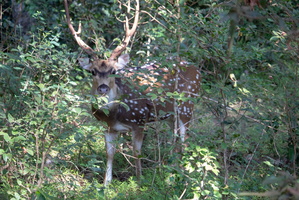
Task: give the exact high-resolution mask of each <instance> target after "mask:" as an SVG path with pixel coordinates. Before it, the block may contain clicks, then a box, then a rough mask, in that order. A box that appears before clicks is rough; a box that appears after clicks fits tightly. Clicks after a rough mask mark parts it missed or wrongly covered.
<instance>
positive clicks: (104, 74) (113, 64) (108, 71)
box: [79, 54, 130, 96]
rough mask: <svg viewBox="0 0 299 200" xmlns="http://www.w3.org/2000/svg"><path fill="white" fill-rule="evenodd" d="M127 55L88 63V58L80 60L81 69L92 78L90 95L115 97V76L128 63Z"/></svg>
mask: <svg viewBox="0 0 299 200" xmlns="http://www.w3.org/2000/svg"><path fill="white" fill-rule="evenodd" d="M129 60H130V57H129V55H128V54H123V55H121V56H119V57H118V59H117V61H116V60H109V59H108V60H100V59H97V60H94V61H91V62H90V59H89V58H80V59H79V63H80V65H81V67H83V68H84V69H86V70H88V71H89V72H91V74H92V76H93V83H92V94H95V95H102V94H108V95H109V96H116V92H117V91H116V90H117V85H116V84H117V81H116V77H115V74H116V72H117V71H118V70H120V69H122V68H123V67H124V66H126V64H127V63H128V62H129Z"/></svg>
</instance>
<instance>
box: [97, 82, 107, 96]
mask: <svg viewBox="0 0 299 200" xmlns="http://www.w3.org/2000/svg"><path fill="white" fill-rule="evenodd" d="M97 90H98V93H99V94H107V93H108V92H109V90H110V88H109V86H108V85H105V84H102V85H100V86H99V87H98V89H97Z"/></svg>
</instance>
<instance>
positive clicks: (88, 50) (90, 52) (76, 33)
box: [64, 0, 98, 60]
mask: <svg viewBox="0 0 299 200" xmlns="http://www.w3.org/2000/svg"><path fill="white" fill-rule="evenodd" d="M64 7H65V15H66V21H67V24H68V26H69V29H70V31H71V33H72V35H73V36H74V38H75V40H76V42H77V43H78V45H79V46H80V47H81V48H82V49H83V50H84V51H85V52H86V53H87V54H88V55H90V56H91V57H92V58H93V59H95V60H96V59H98V57H97V56H96V53H95V51H94V50H93V49H92V48H91V47H90V46H88V45H87V44H86V43H85V42H84V41H83V40H82V39H81V37H80V36H79V34H80V33H81V23H80V24H79V28H78V31H75V29H74V27H73V25H72V22H71V18H70V14H69V6H68V3H67V0H64Z"/></svg>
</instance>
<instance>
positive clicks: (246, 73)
mask: <svg viewBox="0 0 299 200" xmlns="http://www.w3.org/2000/svg"><path fill="white" fill-rule="evenodd" d="M118 3H119V2H116V1H110V0H107V1H100V2H96V1H92V0H86V1H72V2H70V14H71V17H72V21H73V23H74V25H75V28H76V27H77V26H78V24H79V22H81V23H82V33H81V37H82V39H83V40H84V41H86V42H87V43H88V44H89V45H90V46H92V47H93V48H95V49H96V51H97V52H98V54H99V55H100V56H101V57H103V58H106V57H108V56H109V54H110V52H111V50H112V49H113V47H114V46H116V45H117V44H118V43H119V42H120V41H121V39H122V36H123V28H122V23H121V22H120V21H119V20H123V19H124V17H125V16H124V14H123V13H124V12H123V11H124V10H125V9H126V7H125V6H124V5H122V6H119V4H118ZM250 3H251V4H250ZM18 6H19V7H18ZM296 6H297V5H296V4H295V3H294V1H288V0H284V1H263V0H260V1H210V0H205V1H170V0H165V1H141V10H142V11H143V12H142V13H141V24H140V26H139V28H138V31H137V34H136V35H135V36H134V37H133V38H132V40H133V44H132V46H130V47H129V48H128V51H130V54H131V57H132V60H133V61H132V63H133V65H136V66H139V65H141V64H143V63H145V62H146V61H147V59H148V60H149V61H151V60H155V61H156V62H157V63H162V65H163V66H165V67H168V68H170V69H171V67H172V66H171V64H169V63H165V58H166V57H167V58H168V57H177V56H179V57H180V58H182V60H186V61H188V62H190V63H193V64H194V65H196V66H199V67H200V69H201V70H202V79H203V80H202V87H201V88H202V90H201V94H200V98H196V99H191V100H192V101H194V102H196V109H195V117H194V120H193V122H192V124H191V126H190V138H189V140H188V143H189V146H188V147H186V148H185V152H184V153H182V154H181V155H177V154H176V153H173V149H174V146H175V145H174V144H173V137H174V136H173V131H172V130H170V128H169V127H167V126H164V124H162V125H154V126H153V127H154V129H153V127H149V128H148V131H147V137H146V139H145V143H144V147H143V152H142V156H141V158H142V161H143V167H144V170H143V177H142V178H141V182H140V183H138V182H137V181H135V177H134V176H132V175H133V174H134V169H133V167H132V166H131V165H130V163H131V162H133V159H129V158H128V157H126V155H127V154H130V155H131V148H130V145H127V141H128V138H129V137H127V136H126V135H123V136H122V138H120V144H122V145H120V146H122V148H120V149H119V151H120V152H121V153H122V154H118V155H117V156H116V158H115V166H114V167H115V169H114V175H115V176H116V177H118V179H119V180H115V179H114V181H113V183H112V184H111V185H110V186H109V187H108V188H103V185H102V180H103V174H104V171H105V159H106V156H105V150H104V149H105V144H104V140H103V137H102V135H103V133H104V132H105V125H103V124H100V123H99V122H97V121H96V120H95V119H94V118H93V117H92V116H91V115H90V111H89V109H90V102H92V103H96V104H100V106H101V105H105V103H106V102H107V99H106V98H102V97H93V96H89V95H88V91H89V89H90V84H89V83H90V81H91V80H90V77H89V76H88V75H87V74H85V72H83V70H82V69H80V68H79V67H78V66H77V64H76V60H77V58H78V57H80V56H81V52H80V51H78V47H77V45H76V44H75V42H74V41H73V38H72V37H71V35H70V33H69V31H68V29H67V25H66V23H65V19H64V11H63V9H64V8H63V4H62V2H61V1H57V0H51V1H45V0H43V1H35V0H34V1H17V2H15V1H4V3H3V4H2V7H1V8H2V10H1V28H0V29H1V41H0V47H1V52H0V180H1V181H0V199H57V198H60V199H262V198H265V196H266V197H273V198H274V199H279V198H284V199H287V198H290V199H291V198H293V199H296V198H297V196H298V184H297V182H298V181H297V180H296V178H294V177H296V174H297V173H298V166H297V165H298V134H299V131H298V130H299V129H298V119H299V117H298V113H299V111H298V108H299V105H298V98H299V93H298V89H297V88H298V31H296V30H297V26H298V25H297V19H298V15H299V12H298V9H297V7H296ZM17 8H18V9H17ZM131 12H132V13H133V9H132V10H131ZM116 18H117V19H119V20H117V19H116ZM161 77H162V76H161ZM161 77H157V79H159V78H160V79H161ZM232 77H234V78H232ZM142 89H146V88H142ZM159 94H166V96H167V97H171V98H175V99H177V100H180V101H188V100H190V99H189V98H186V97H185V95H184V93H177V92H174V93H170V92H169V91H164V90H161V89H157V93H154V92H153V93H151V94H149V96H148V97H149V98H150V99H152V100H155V99H157V98H159V99H160V100H161V101H166V99H165V98H164V96H163V95H159ZM199 99H200V102H199V101H198V100H199ZM152 129H153V130H152ZM128 160H129V161H130V163H129V162H128ZM279 171H285V173H278V172H279ZM290 174H292V175H290ZM129 176H130V178H128V177H129ZM120 180H121V181H120ZM263 180H265V181H264V184H262V182H263ZM244 191H245V192H246V193H242V194H243V195H244V196H239V195H238V194H239V193H240V192H244ZM247 196H250V197H247Z"/></svg>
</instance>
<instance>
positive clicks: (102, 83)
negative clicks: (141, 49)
mask: <svg viewBox="0 0 299 200" xmlns="http://www.w3.org/2000/svg"><path fill="white" fill-rule="evenodd" d="M64 6H65V12H66V20H67V23H68V26H69V29H70V31H71V33H72V35H73V36H74V38H75V40H76V42H77V43H78V45H79V46H80V47H81V48H82V49H83V50H84V51H85V52H86V53H87V54H88V55H89V56H90V57H91V58H92V60H90V59H89V58H81V59H79V63H80V65H81V66H82V67H83V68H84V69H86V70H88V71H90V72H91V73H92V75H93V84H92V93H93V94H98V95H101V94H108V95H109V96H110V95H116V90H117V86H116V84H117V83H116V78H115V76H113V74H115V73H116V71H117V70H119V69H121V68H123V67H124V66H125V65H126V64H127V63H128V62H129V59H130V58H129V55H128V54H123V55H121V53H122V52H123V51H124V50H125V49H126V47H127V45H128V44H129V42H130V38H131V37H132V36H133V35H134V33H135V32H136V29H137V26H138V20H139V8H140V6H139V0H136V7H135V16H134V22H133V25H132V28H130V25H129V19H128V17H126V20H125V37H124V39H123V41H122V43H121V45H119V46H117V47H116V48H115V49H114V50H113V51H112V53H111V56H110V58H109V59H107V60H101V59H99V58H98V56H97V54H96V52H95V51H94V50H93V49H92V48H91V47H90V46H88V45H87V44H86V43H85V42H84V41H83V40H82V39H81V37H80V36H79V35H80V33H81V24H79V29H78V31H75V29H74V27H73V25H72V23H71V19H70V15H69V10H68V3H67V0H64ZM127 9H128V11H127V12H128V13H130V9H131V6H130V5H128V6H127Z"/></svg>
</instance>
